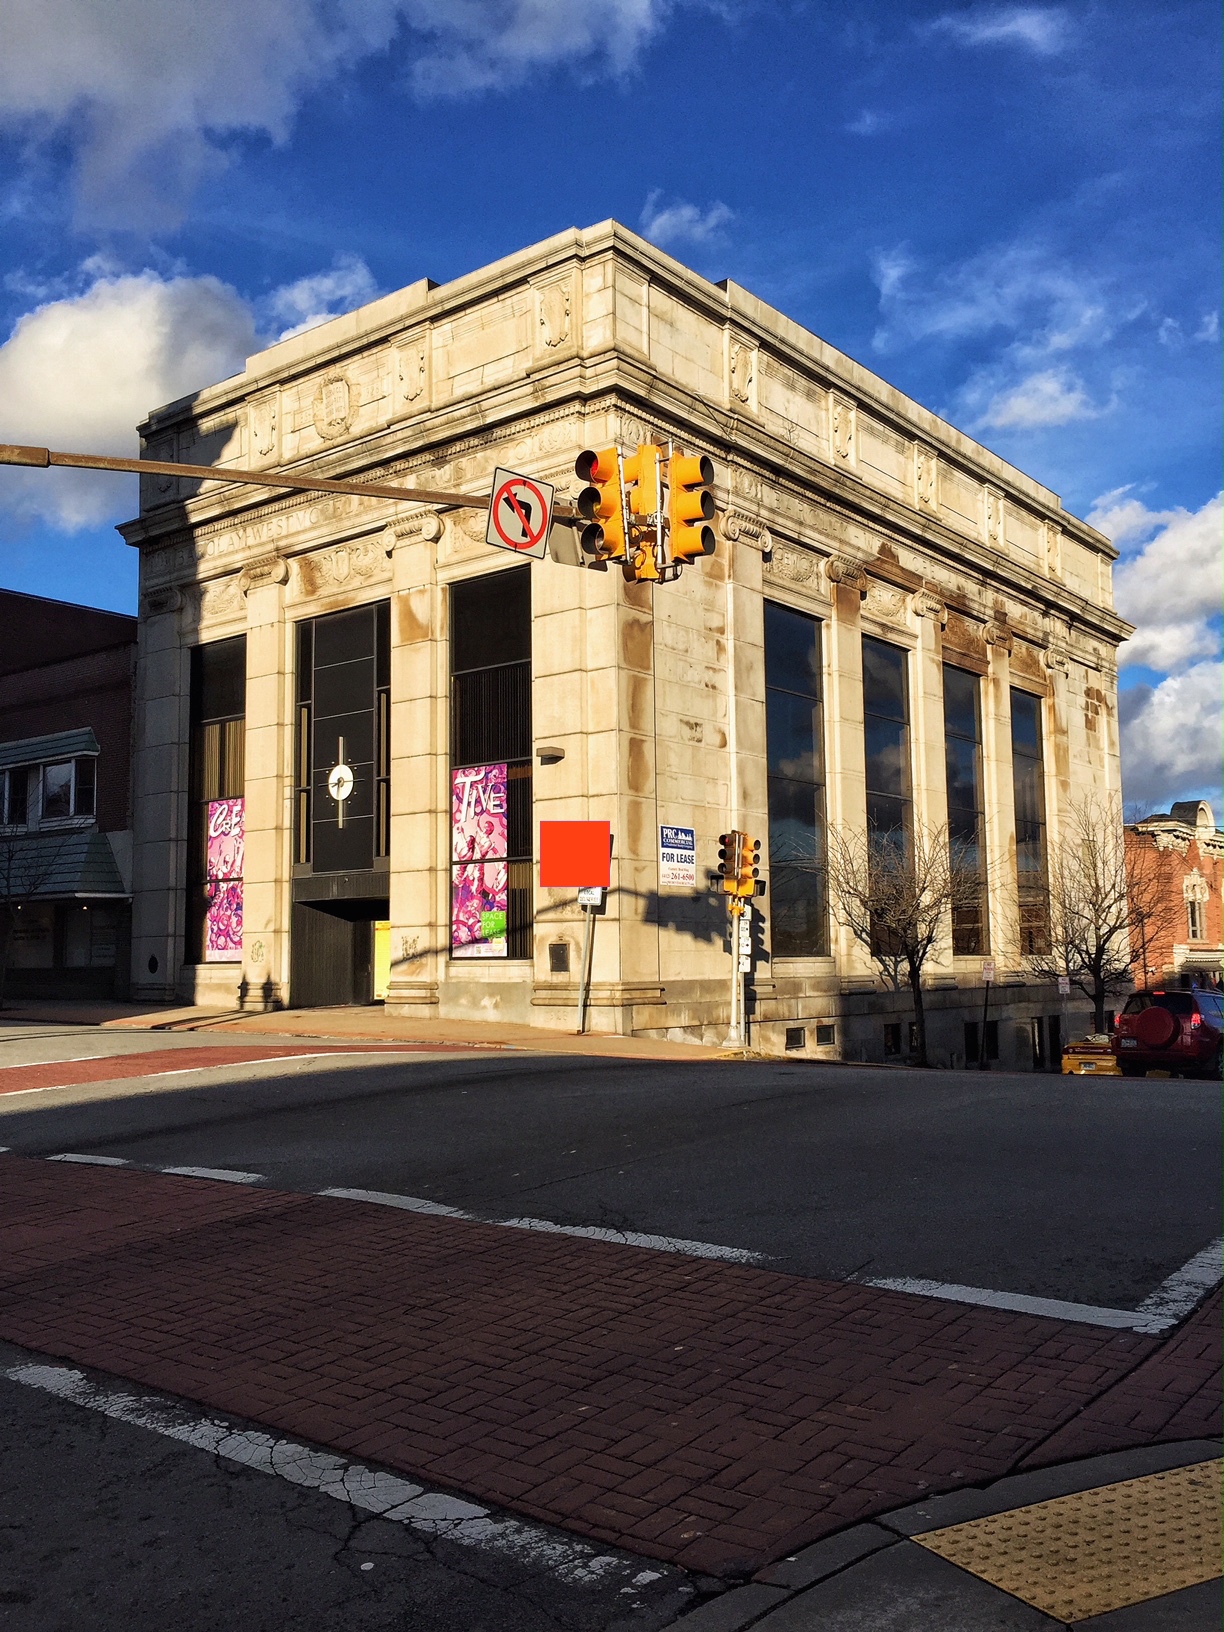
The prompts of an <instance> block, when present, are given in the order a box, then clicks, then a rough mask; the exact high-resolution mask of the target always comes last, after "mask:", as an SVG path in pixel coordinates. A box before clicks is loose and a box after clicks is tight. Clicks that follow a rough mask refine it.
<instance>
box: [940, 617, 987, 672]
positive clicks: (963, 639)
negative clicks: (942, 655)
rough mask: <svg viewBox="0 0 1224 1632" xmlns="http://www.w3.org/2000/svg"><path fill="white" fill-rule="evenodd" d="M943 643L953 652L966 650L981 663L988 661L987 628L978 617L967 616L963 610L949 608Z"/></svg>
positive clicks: (966, 652) (968, 654) (965, 651)
mask: <svg viewBox="0 0 1224 1632" xmlns="http://www.w3.org/2000/svg"><path fill="white" fill-rule="evenodd" d="M943 643H944V647H945V649H946V650H949V651H950V652H952V653H955V652H964V653H965V654H966V655H967V656H969V657H974V658H976V659H977V660H978V661H979V662H981V663H985V661H986V635H985V630H984V628H983V626H982V625H981V624H980V623H978V621H977V620H976V618H967V617H965V616H964V614H963V613H961V612H953V611H951V610H949V612H948V621H947V623H946V624H945V625H944V635H943Z"/></svg>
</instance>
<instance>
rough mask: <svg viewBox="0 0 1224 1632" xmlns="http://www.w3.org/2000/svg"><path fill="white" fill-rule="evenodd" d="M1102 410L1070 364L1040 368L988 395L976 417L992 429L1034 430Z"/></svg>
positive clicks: (1099, 412)
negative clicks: (979, 414)
mask: <svg viewBox="0 0 1224 1632" xmlns="http://www.w3.org/2000/svg"><path fill="white" fill-rule="evenodd" d="M1102 412H1103V410H1102V409H1100V408H1098V407H1097V406H1096V405H1095V404H1094V403H1093V401H1092V399H1091V398H1090V397H1089V395H1088V392H1087V389H1086V388H1085V386H1084V382H1083V381H1082V380H1081V379H1080V378H1079V376H1078V375H1077V374H1075V373H1073V371H1072V370H1071V369H1069V368H1042V369H1038V370H1037V371H1036V372H1035V373H1032V374H1030V375H1028V376H1027V377H1026V378H1025V379H1023V380H1020V381H1018V382H1017V383H1016V384H1015V385H1012V386H1008V387H1007V388H1006V389H1005V390H1003V391H999V392H997V393H996V394H995V396H994V397H992V398H991V400H990V402H989V403H988V404H987V406H986V410H985V412H984V413H983V414H982V416H981V418H980V419H979V420H978V421H977V424H978V425H980V426H985V427H989V428H990V429H992V430H1034V429H1036V428H1037V427H1038V426H1041V425H1069V424H1070V423H1071V421H1072V420H1073V419H1096V418H1098V417H1099V415H1100V414H1101V413H1102Z"/></svg>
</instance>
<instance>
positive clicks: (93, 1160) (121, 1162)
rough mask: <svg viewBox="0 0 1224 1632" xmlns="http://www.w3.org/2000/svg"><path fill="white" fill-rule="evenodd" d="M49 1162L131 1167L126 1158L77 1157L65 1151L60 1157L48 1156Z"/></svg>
mask: <svg viewBox="0 0 1224 1632" xmlns="http://www.w3.org/2000/svg"><path fill="white" fill-rule="evenodd" d="M47 1160H48V1161H49V1162H86V1163H88V1165H89V1166H90V1167H130V1166H131V1165H132V1164H131V1163H130V1162H129V1161H128V1159H127V1157H126V1156H77V1155H75V1154H74V1153H72V1152H70V1151H64V1153H63V1154H62V1155H60V1156H48V1157H47Z"/></svg>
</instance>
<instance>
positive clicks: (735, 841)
mask: <svg viewBox="0 0 1224 1632" xmlns="http://www.w3.org/2000/svg"><path fill="white" fill-rule="evenodd" d="M743 837H744V835H743V834H742V833H738V832H736V831H735V830H734V829H733V830H732V831H731V832H730V833H720V834H719V835H718V871H719V873H720V874H721V875H722V893H723V894H724V895H735V894H737V893H738V892H737V888H736V886H737V883H738V880H739V873H740V841H741V840H742V838H743Z"/></svg>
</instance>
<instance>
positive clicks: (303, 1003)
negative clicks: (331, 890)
mask: <svg viewBox="0 0 1224 1632" xmlns="http://www.w3.org/2000/svg"><path fill="white" fill-rule="evenodd" d="M386 921H387V903H386V901H334V900H333V901H295V902H294V903H293V919H292V923H291V926H290V940H289V947H290V971H289V991H290V1001H291V1002H292V1004H293V1006H294V1008H295V1009H317V1008H337V1007H340V1006H346V1005H349V1004H355V1003H373V1002H374V1001H375V1000H376V999H378V998H382V997H384V996H385V995H386V992H385V987H384V989H383V990H382V991H380V990H379V989H378V987H379V985H380V984H381V981H380V979H379V976H380V975H381V973H382V971H381V970H380V969H379V967H378V966H379V963H380V961H381V960H380V959H379V957H378V955H377V954H378V952H379V951H380V950H381V946H380V945H379V942H380V941H383V940H386V941H387V943H388V946H387V950H388V952H389V950H390V947H389V936H388V934H387V932H386V929H385V925H386ZM380 929H381V930H383V934H382V935H381V936H380V934H379V930H380Z"/></svg>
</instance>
